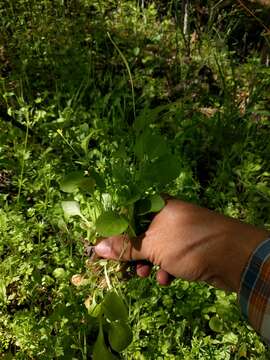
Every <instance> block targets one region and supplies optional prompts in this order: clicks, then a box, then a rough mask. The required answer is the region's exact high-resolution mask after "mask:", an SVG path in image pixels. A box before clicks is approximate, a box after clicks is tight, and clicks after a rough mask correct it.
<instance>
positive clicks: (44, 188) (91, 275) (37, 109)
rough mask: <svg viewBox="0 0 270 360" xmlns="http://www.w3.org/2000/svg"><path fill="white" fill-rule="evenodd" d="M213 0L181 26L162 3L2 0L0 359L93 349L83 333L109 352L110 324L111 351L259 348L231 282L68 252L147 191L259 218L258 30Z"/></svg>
mask: <svg viewBox="0 0 270 360" xmlns="http://www.w3.org/2000/svg"><path fill="white" fill-rule="evenodd" d="M210 3H211V4H210ZM222 3H223V2H220V3H219V5H217V6H216V5H214V4H212V2H209V5H205V4H204V5H203V4H201V6H203V8H204V9H205V11H206V10H207V11H208V12H207V11H206V14H208V18H207V21H206V20H205V19H202V18H200V16H199V15H198V14H201V12H198V9H197V8H196V7H195V6H194V7H193V6H191V8H190V14H189V35H190V36H189V37H187V35H186V36H184V35H183V28H182V23H181V21H182V20H181V16H180V15H179V14H181V10H180V9H181V2H178V1H170V2H166V4H165V3H164V2H162V1H157V2H155V3H154V2H151V1H149V2H146V3H145V2H135V1H119V2H114V1H107V2H103V1H88V0H83V1H82V0H81V1H67V2H64V1H63V2H60V1H51V2H48V1H31V2H30V1H27V0H20V1H12V0H7V1H5V2H4V3H3V4H0V15H1V20H0V29H1V38H0V59H1V64H0V85H1V94H0V110H1V111H0V257H1V263H0V358H1V359H2V358H3V359H45V360H49V359H58V358H59V359H73V360H75V359H78V360H79V359H83V360H86V359H91V356H92V354H93V352H94V353H95V354H97V353H98V352H97V351H96V350H95V347H94V344H95V342H96V339H97V337H98V334H100V335H99V339H101V335H102V336H104V339H105V342H104V344H105V345H106V349H109V353H110V354H109V356H111V355H112V354H113V352H111V350H110V349H111V348H112V346H114V347H115V349H120V348H121V346H120V345H119V343H118V342H115V337H114V335H113V333H112V330H110V329H112V327H113V326H114V327H117V326H118V325H119V323H120V322H121V324H122V322H123V321H124V325H123V324H122V325H123V327H122V328H125V329H128V327H127V324H129V326H130V328H131V329H132V332H133V341H132V342H131V344H130V345H129V346H128V347H127V348H126V349H125V350H124V351H120V350H119V352H120V355H119V354H118V355H117V356H118V357H119V356H121V357H122V358H124V359H134V360H137V359H139V360H140V359H149V360H150V359H151V360H152V359H191V360H193V359H228V360H229V359H261V360H263V359H267V358H268V355H267V354H268V352H267V349H266V348H265V346H264V345H263V344H262V342H261V341H260V340H259V337H258V336H257V335H256V334H255V333H254V331H253V330H252V329H251V328H250V327H249V326H248V325H247V324H246V323H245V322H244V321H243V319H242V318H241V314H240V311H239V309H238V306H237V301H236V296H235V295H233V294H226V293H224V292H222V291H218V290H215V289H213V288H210V287H208V286H206V285H204V284H188V283H186V282H183V281H181V280H176V281H175V282H173V284H172V285H171V286H170V287H166V288H165V287H159V286H158V285H157V284H156V282H155V276H154V274H153V275H152V276H151V277H150V278H149V279H144V280H142V279H137V278H136V277H132V276H131V275H132V268H128V269H127V270H126V271H124V270H123V269H122V268H121V267H120V266H119V264H116V263H111V262H106V261H101V262H99V263H97V264H95V263H92V262H91V261H87V258H86V256H85V255H84V246H85V244H86V243H87V244H89V243H90V244H91V243H93V242H94V241H95V238H96V236H97V233H99V234H101V235H107V234H109V235H110V234H111V232H118V231H120V230H121V231H128V232H129V234H131V235H132V234H133V233H132V231H134V232H135V233H137V234H138V233H139V232H140V231H143V230H144V228H145V227H146V226H147V224H148V223H149V218H147V214H148V213H149V212H151V211H157V210H158V209H160V208H161V207H162V203H160V197H159V194H163V193H167V194H170V195H172V196H175V197H177V198H180V199H184V200H188V201H192V202H194V203H197V204H200V205H202V206H206V207H208V208H211V209H214V210H217V211H219V212H221V213H224V214H226V215H229V216H233V217H236V218H238V219H241V220H243V221H247V222H249V223H252V224H255V225H258V226H265V227H266V228H268V229H269V227H270V222H269V212H270V201H269V200H270V190H269V179H270V168H269V163H270V143H269V116H270V108H269V90H270V89H269V88H270V70H269V69H270V68H269V67H268V66H266V63H265V58H264V57H265V53H263V55H264V56H263V57H262V53H261V49H260V48H258V46H259V45H258V44H264V45H261V46H266V47H267V44H268V38H267V34H266V35H265V33H262V32H261V33H260V34H257V38H256V39H255V40H256V41H255V40H252V38H249V35H250V33H248V31H249V29H247V28H246V24H247V20H250V22H249V25H250V26H251V25H252V24H253V22H254V21H255V25H256V24H257V23H256V20H254V19H252V20H251V19H250V18H249V17H248V16H247V15H245V14H244V13H243V10H241V9H239V8H238V7H236V6H235V5H233V6H232V5H231V6H228V5H227V6H225V5H224V6H223V4H222ZM196 9H197V10H196ZM41 13H42V16H40V14H41ZM256 14H257V15H258V16H259V15H260V14H262V19H263V21H265V18H264V17H263V11H262V9H258V10H256ZM205 21H206V22H205ZM253 25H254V24H253ZM257 26H258V27H259V28H260V25H257ZM266 26H268V25H267V24H266ZM236 29H240V30H241V31H244V30H245V31H247V36H246V38H248V39H249V43H248V46H247V47H246V48H245V51H244V50H243V49H242V47H241V46H239V44H242V40H243V39H242V38H240V37H239V38H237V31H236ZM243 29H244V30H243ZM240 30H239V34H242V32H241V31H240ZM239 36H240V35H239ZM246 38H245V39H246ZM257 40H258V41H257ZM256 44H257V45H256ZM264 51H265V50H264ZM176 165H177V166H176ZM63 210H64V211H63ZM104 213H105V215H104ZM104 216H105V220H104ZM98 219H99V220H98ZM111 219H113V221H114V222H113V223H114V228H113V229H112V227H111V226H112V225H111V223H112V220H111ZM108 223H109V225H110V226H109V227H108V226H107V225H108ZM133 225H134V228H133ZM119 229H120V230H119ZM228 261H229V259H228ZM109 289H111V290H110V291H112V290H113V289H114V290H115V291H116V292H117V294H118V295H117V296H119V298H120V299H123V304H124V305H123V306H126V308H127V309H128V314H129V316H128V319H126V317H125V318H124V319H123V318H121V319H116V318H115V316H112V315H111V313H110V312H109V310H108V309H111V308H112V307H113V306H115V304H114V305H113V306H112V305H108V304H110V303H109V302H108V295H106V294H111V293H110V291H109ZM106 296H107V298H106ZM113 296H115V295H113ZM106 299H107V300H106ZM115 301H116V302H117V301H118V300H115ZM102 304H103V305H102ZM106 304H107V305H106ZM101 305H102V306H101ZM106 306H107V308H108V309H107V310H106ZM121 306H122V305H121ZM112 323H113V325H112ZM101 328H102V333H101V330H100V329H101ZM117 331H119V330H117ZM121 331H122V330H121ZM127 332H128V330H127ZM102 341H103V340H102ZM127 343H128V342H127ZM121 345H122V344H121ZM102 346H103V345H102ZM102 349H103V348H102ZM103 350H104V349H103ZM103 350H102V351H103ZM121 350H122V348H121ZM98 351H99V350H98ZM117 352H118V350H117V351H115V352H114V355H115V356H116V353H117ZM98 354H100V353H98ZM103 354H104V353H103ZM97 356H99V357H100V355H96V357H97ZM102 356H103V355H102ZM100 360H103V359H100ZM104 360H106V359H104Z"/></svg>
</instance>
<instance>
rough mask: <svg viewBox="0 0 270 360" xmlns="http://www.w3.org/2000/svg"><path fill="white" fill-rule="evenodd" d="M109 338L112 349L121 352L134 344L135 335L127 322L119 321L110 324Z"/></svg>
mask: <svg viewBox="0 0 270 360" xmlns="http://www.w3.org/2000/svg"><path fill="white" fill-rule="evenodd" d="M108 338H109V343H110V346H111V348H112V349H113V350H115V351H117V352H121V351H123V350H124V349H125V348H127V347H128V345H129V344H130V343H131V342H132V338H133V335H132V331H131V329H130V326H129V325H128V324H127V323H126V322H124V321H122V320H117V321H113V322H112V323H110V328H109V333H108Z"/></svg>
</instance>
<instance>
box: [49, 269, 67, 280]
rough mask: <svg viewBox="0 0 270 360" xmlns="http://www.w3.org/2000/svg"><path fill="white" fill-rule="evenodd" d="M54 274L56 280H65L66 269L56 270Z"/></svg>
mask: <svg viewBox="0 0 270 360" xmlns="http://www.w3.org/2000/svg"><path fill="white" fill-rule="evenodd" d="M52 274H53V276H54V277H55V278H56V279H64V278H65V276H66V272H65V269H63V268H61V267H59V268H56V269H54V270H53V273H52Z"/></svg>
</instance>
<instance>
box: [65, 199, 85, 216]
mask: <svg viewBox="0 0 270 360" xmlns="http://www.w3.org/2000/svg"><path fill="white" fill-rule="evenodd" d="M61 205H62V208H63V210H64V213H65V214H66V215H67V216H76V215H78V216H82V214H81V210H80V205H79V203H78V202H77V201H62V202H61Z"/></svg>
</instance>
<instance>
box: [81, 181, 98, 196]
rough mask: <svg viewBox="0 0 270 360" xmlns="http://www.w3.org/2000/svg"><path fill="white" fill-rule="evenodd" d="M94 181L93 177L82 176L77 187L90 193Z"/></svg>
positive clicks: (93, 187)
mask: <svg viewBox="0 0 270 360" xmlns="http://www.w3.org/2000/svg"><path fill="white" fill-rule="evenodd" d="M95 185H96V182H95V180H94V179H93V178H90V177H84V178H83V179H82V180H81V181H80V183H79V188H80V189H81V190H83V191H85V192H88V193H92V192H93V191H94V189H95Z"/></svg>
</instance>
